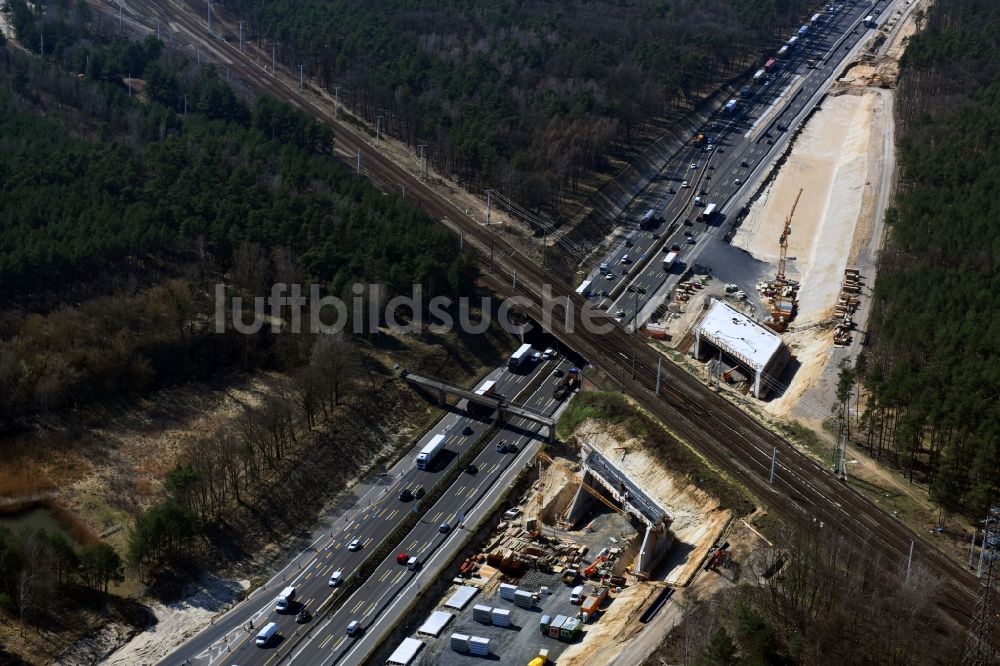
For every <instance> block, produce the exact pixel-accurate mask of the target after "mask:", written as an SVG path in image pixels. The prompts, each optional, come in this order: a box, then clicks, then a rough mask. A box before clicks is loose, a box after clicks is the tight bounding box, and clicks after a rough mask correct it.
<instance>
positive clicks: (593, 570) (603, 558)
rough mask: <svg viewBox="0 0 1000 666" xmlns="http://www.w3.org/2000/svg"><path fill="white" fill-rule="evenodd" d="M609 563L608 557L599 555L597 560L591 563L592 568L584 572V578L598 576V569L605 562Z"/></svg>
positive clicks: (589, 567)
mask: <svg viewBox="0 0 1000 666" xmlns="http://www.w3.org/2000/svg"><path fill="white" fill-rule="evenodd" d="M607 561H608V556H607V555H598V556H597V559H596V560H594V561H593V562H591V563H590V566H588V567H587V568H586V569H584V570H583V576H584V578H593V577H595V576H596V575H597V567H598V566H600V565H601V564H602V563H603V562H607Z"/></svg>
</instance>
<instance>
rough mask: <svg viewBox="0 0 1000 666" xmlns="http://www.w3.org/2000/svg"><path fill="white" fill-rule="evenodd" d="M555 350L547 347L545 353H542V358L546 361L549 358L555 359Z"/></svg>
mask: <svg viewBox="0 0 1000 666" xmlns="http://www.w3.org/2000/svg"><path fill="white" fill-rule="evenodd" d="M555 355H556V350H555V349H553V348H552V347H547V348H546V349H545V351H543V352H542V358H544V359H546V360H548V359H550V358H555Z"/></svg>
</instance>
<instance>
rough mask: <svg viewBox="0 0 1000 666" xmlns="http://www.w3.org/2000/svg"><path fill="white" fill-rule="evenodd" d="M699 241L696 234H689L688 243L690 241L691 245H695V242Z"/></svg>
mask: <svg viewBox="0 0 1000 666" xmlns="http://www.w3.org/2000/svg"><path fill="white" fill-rule="evenodd" d="M697 242H698V241H696V240H695V239H694V236H688V243H690V244H691V245H694V244H695V243H697Z"/></svg>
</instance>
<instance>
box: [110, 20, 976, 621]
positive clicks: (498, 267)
mask: <svg viewBox="0 0 1000 666" xmlns="http://www.w3.org/2000/svg"><path fill="white" fill-rule="evenodd" d="M91 1H92V2H94V3H95V6H97V7H100V8H102V9H104V10H105V11H109V10H112V6H111V5H108V4H102V3H101V0H91ZM165 6H166V8H165V7H164V6H163V5H158V4H156V3H154V2H152V1H151V0H138V1H136V0H132V2H130V6H129V9H130V11H131V12H133V17H132V19H131V20H132V21H135V22H138V20H137V19H135V17H134V14H135V12H136V10H138V12H139V13H140V14H141V15H142V17H143V18H146V19H148V20H149V21H150V24H147V25H146V29H149V30H152V29H153V25H151V23H152V22H155V21H157V20H159V21H161V22H162V23H163V24H164V25H169V26H172V27H173V28H174V29H176V30H177V31H179V32H183V33H185V34H186V35H187V36H188V37H189V38H190V39H192V40H194V41H195V42H197V43H198V44H199V45H200V46H201V48H203V49H205V51H206V52H207V54H211V55H214V56H215V59H217V60H218V61H221V62H224V63H226V65H227V67H229V68H230V70H232V71H233V72H235V73H237V74H238V75H239V76H240V77H241V78H242V79H243V80H244V81H246V82H248V83H249V84H250V85H252V86H253V87H254V88H255V89H256V90H259V91H262V92H264V93H266V94H269V95H271V96H273V97H276V98H278V99H282V100H284V101H287V102H289V103H291V104H292V105H294V106H296V107H297V108H299V109H300V110H302V111H303V112H305V113H308V114H310V115H312V116H314V117H316V118H317V119H319V120H320V121H322V122H325V123H327V124H328V125H330V126H332V127H333V129H334V130H335V138H336V141H337V145H338V148H340V149H341V150H342V152H343V153H344V154H346V155H350V156H351V157H352V158H353V155H354V154H356V153H358V152H360V154H361V155H362V160H363V163H364V165H365V166H366V171H367V174H366V175H368V176H369V177H370V178H372V179H373V180H375V181H377V182H379V183H381V184H382V185H383V186H384V187H387V188H393V187H395V186H397V185H398V184H402V185H405V188H406V193H407V198H410V199H412V200H414V201H416V202H418V203H419V204H420V205H421V207H422V208H423V210H424V211H425V212H426V213H427V214H428V215H430V216H431V217H433V218H435V219H437V220H438V221H440V222H441V223H443V224H445V225H447V226H448V227H449V228H451V229H452V230H453V231H455V232H456V233H459V234H462V235H463V237H464V241H465V242H466V243H470V244H471V245H472V246H473V247H474V248H475V249H476V250H478V252H479V254H480V257H482V258H483V262H484V266H488V267H489V268H490V269H491V270H484V279H485V280H486V282H487V283H488V284H489V286H490V287H491V288H492V290H493V291H494V292H495V293H497V294H498V295H500V296H504V297H518V298H519V299H520V303H521V306H522V309H523V310H524V311H525V312H526V313H527V314H529V315H530V316H532V317H533V318H534V319H535V320H536V321H542V318H541V315H542V301H541V299H542V294H543V293H544V292H543V290H542V286H543V285H546V284H547V285H549V286H550V288H551V294H552V297H553V298H555V299H559V300H562V299H568V300H569V302H570V303H572V304H573V313H572V315H571V316H572V319H571V323H572V325H573V326H572V329H571V330H572V331H573V332H568V331H567V330H566V326H565V325H560V324H558V323H557V324H556V325H554V326H553V327H552V329H553V330H552V331H551V332H552V333H553V334H554V335H556V337H558V338H559V339H560V340H561V341H562V342H563V343H564V344H566V345H567V346H569V347H571V348H573V349H575V350H577V351H578V352H579V353H580V354H581V355H583V356H584V357H585V358H587V359H588V360H589V361H590V362H591V363H593V364H594V365H595V366H597V367H599V368H601V369H602V370H604V371H605V372H606V373H607V374H608V376H609V377H612V378H617V377H619V376H620V377H621V380H620V382H621V384H622V391H623V392H625V393H628V394H629V395H630V396H631V397H633V398H634V399H635V400H636V401H637V402H638V403H639V404H640V405H642V406H643V408H645V409H646V410H648V411H649V412H650V413H651V414H653V415H655V416H656V417H657V418H658V419H660V420H661V421H662V422H663V423H665V424H667V426H668V428H669V429H670V430H671V431H672V432H673V433H675V434H676V435H677V436H678V437H679V438H680V439H682V440H683V441H685V442H687V443H689V444H690V445H691V446H693V447H695V449H696V450H697V451H699V452H700V453H701V454H702V455H703V456H704V457H705V458H706V459H707V460H708V461H709V462H710V463H711V464H712V465H713V466H715V467H716V468H717V469H719V470H722V471H724V472H725V473H726V474H728V475H729V476H730V477H731V478H733V479H734V480H736V481H737V482H739V483H741V484H743V485H744V486H745V487H746V488H747V489H748V490H749V491H750V492H751V493H753V494H754V495H755V496H756V497H758V498H760V499H761V500H762V501H764V502H766V503H767V504H768V505H769V506H770V507H771V509H772V510H774V511H776V512H779V513H781V514H782V515H783V517H785V518H786V519H787V520H788V522H790V523H792V524H795V525H800V526H801V525H813V524H817V523H818V524H820V525H821V526H822V528H823V529H826V528H827V527H829V528H830V529H833V530H836V531H837V532H838V533H840V534H843V535H844V536H845V537H847V538H849V539H851V540H852V541H853V542H854V543H855V544H856V545H858V546H860V547H861V548H862V552H865V553H866V554H869V555H871V556H873V557H877V558H879V559H880V560H881V562H882V563H883V565H884V566H885V568H886V569H887V570H889V571H895V572H896V573H902V572H905V569H906V562H907V558H908V556H909V553H910V548H911V543H913V544H916V547H915V552H914V564H915V565H917V566H920V567H923V568H924V569H925V570H927V571H928V572H929V573H930V574H932V575H933V576H934V577H935V578H936V579H937V580H938V581H939V583H940V587H939V590H938V603H939V605H940V606H941V607H942V609H943V610H944V611H946V613H947V614H948V615H949V616H950V617H951V618H952V619H954V620H955V621H957V622H960V623H961V624H962V625H963V626H967V625H968V624H969V621H970V613H971V612H972V609H974V608H975V597H976V591H977V590H978V580H977V578H976V577H975V576H974V575H973V574H972V573H970V572H969V571H967V570H965V569H964V568H963V567H962V566H961V565H960V564H958V563H957V562H955V561H954V560H952V559H950V558H949V557H947V556H946V555H945V554H944V553H942V552H941V551H940V550H938V549H937V548H936V547H934V546H933V545H932V544H931V543H930V542H928V541H927V540H926V539H924V538H923V537H922V536H920V535H917V534H915V533H914V532H912V531H911V530H910V529H909V528H907V527H906V526H905V525H903V524H902V523H901V522H899V521H898V520H896V519H895V518H894V517H892V516H891V515H889V514H888V513H886V512H885V511H884V510H883V509H881V508H879V507H877V506H876V505H874V504H872V503H871V502H870V501H868V500H867V499H866V498H864V497H863V496H861V495H860V494H859V493H857V492H856V491H855V490H853V489H852V488H851V487H850V486H847V485H845V484H844V483H843V482H841V481H839V480H838V479H836V478H835V476H834V475H833V474H831V473H830V472H829V471H828V470H825V469H823V468H822V467H820V466H819V465H818V464H817V463H815V462H814V461H813V460H811V459H810V458H808V457H806V456H805V455H803V454H802V453H800V452H799V451H798V450H797V449H796V448H795V447H794V445H792V444H791V443H789V442H788V441H786V440H785V439H783V438H781V437H780V436H778V435H777V434H775V433H774V432H772V431H770V430H769V429H767V428H766V427H764V426H763V425H761V424H760V423H758V422H756V421H755V420H753V419H752V418H751V417H750V416H749V415H747V414H746V413H745V412H744V411H743V410H741V409H740V408H738V407H737V406H735V405H733V404H731V403H729V402H728V401H727V400H726V399H725V398H723V397H721V396H719V395H717V394H716V393H715V392H713V391H711V390H710V389H709V388H708V387H707V386H705V385H704V384H702V383H701V382H700V381H699V380H698V379H697V378H695V377H693V376H692V375H690V374H689V373H687V372H685V371H684V370H683V369H681V368H679V367H678V366H676V365H675V364H674V363H672V362H671V361H669V359H666V358H664V357H663V356H662V355H660V354H659V353H658V352H656V351H655V350H654V349H652V348H651V347H649V346H648V345H646V344H645V343H643V342H642V341H639V340H637V339H635V338H634V337H633V336H632V335H630V334H629V333H628V332H627V331H625V329H624V328H622V327H621V326H620V325H618V324H616V323H615V324H612V325H611V330H610V331H608V332H606V333H600V334H598V333H593V332H589V331H588V330H587V328H586V326H585V325H584V321H583V316H582V311H583V308H584V307H586V301H584V300H583V299H582V298H581V297H579V296H578V295H577V294H576V293H575V291H574V289H573V288H572V287H571V285H570V284H568V283H567V282H566V280H564V279H563V278H562V277H561V276H557V275H549V274H547V273H545V272H544V270H543V269H541V268H540V267H539V266H537V265H536V264H534V263H533V262H532V261H530V260H529V259H528V258H527V257H525V256H524V255H522V254H521V253H520V252H519V251H518V250H517V248H515V247H513V246H511V245H509V244H507V243H506V242H505V241H504V240H503V239H501V238H500V237H497V236H495V235H494V234H492V233H491V232H490V231H488V230H487V229H485V228H484V227H482V226H481V225H479V224H478V223H477V222H476V221H475V220H473V219H471V218H469V217H468V216H467V215H466V214H465V213H464V212H463V211H462V210H460V209H459V208H458V207H457V206H455V205H454V204H452V203H451V202H449V201H447V200H446V199H444V198H442V197H441V196H440V195H439V194H438V193H437V192H435V191H434V190H432V189H431V188H430V187H429V186H427V185H426V184H425V183H424V182H422V181H421V180H419V179H418V178H417V177H415V176H414V175H412V174H411V173H409V172H408V171H406V170H405V169H403V168H402V167H400V166H398V165H397V164H395V163H394V162H392V161H391V160H390V159H389V158H388V157H386V156H385V155H383V154H382V153H381V152H379V151H378V149H377V148H376V147H374V146H373V145H371V144H370V143H368V142H367V141H366V140H364V139H362V138H360V137H358V136H357V135H355V134H353V133H352V132H350V131H348V130H347V129H346V128H345V127H343V126H342V125H341V124H339V123H337V122H336V121H334V120H333V118H332V117H331V116H330V114H328V113H327V111H326V110H325V109H323V108H321V107H320V106H319V105H318V104H317V103H316V102H314V101H313V100H312V99H310V98H309V97H308V96H307V95H304V94H302V93H300V92H299V91H298V90H296V89H295V88H293V87H291V86H290V85H288V84H287V83H286V82H285V80H283V79H282V78H280V77H275V76H272V75H271V74H268V73H266V72H264V71H263V70H262V69H261V68H260V67H258V66H257V65H255V64H253V63H252V62H251V61H250V60H249V59H248V58H247V57H246V55H244V54H241V53H240V51H239V49H238V48H237V47H236V46H234V45H232V44H228V43H226V42H224V41H221V40H219V39H217V38H215V37H212V36H210V35H208V32H207V30H206V27H205V25H204V24H203V23H202V22H201V21H202V20H203V19H202V17H198V18H196V17H195V16H194V15H192V14H191V13H189V12H188V11H187V10H185V9H184V8H182V7H180V6H178V5H177V4H174V3H172V2H168V3H165ZM113 11H117V9H116V8H114V9H113ZM515 282H516V285H517V286H516V287H515V286H514V284H515ZM595 318H596V317H595ZM553 319H555V317H553ZM661 360H662V361H663V364H662V370H663V372H662V377H661V390H660V395H659V396H658V395H656V373H657V363H658V362H659V361H661ZM775 450H776V451H777V460H778V467H777V474H776V479H775V483H774V484H773V485H772V484H771V483H770V482H769V473H770V468H771V456H772V452H773V451H775Z"/></svg>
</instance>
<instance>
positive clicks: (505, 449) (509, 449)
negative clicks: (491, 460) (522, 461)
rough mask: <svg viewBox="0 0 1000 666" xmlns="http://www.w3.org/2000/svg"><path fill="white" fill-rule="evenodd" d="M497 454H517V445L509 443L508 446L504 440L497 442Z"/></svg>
mask: <svg viewBox="0 0 1000 666" xmlns="http://www.w3.org/2000/svg"><path fill="white" fill-rule="evenodd" d="M497 452H498V453H517V444H515V443H514V442H511V443H510V444H508V443H507V442H505V441H504V440H502V439H501V440H500V441H499V442H497Z"/></svg>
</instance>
